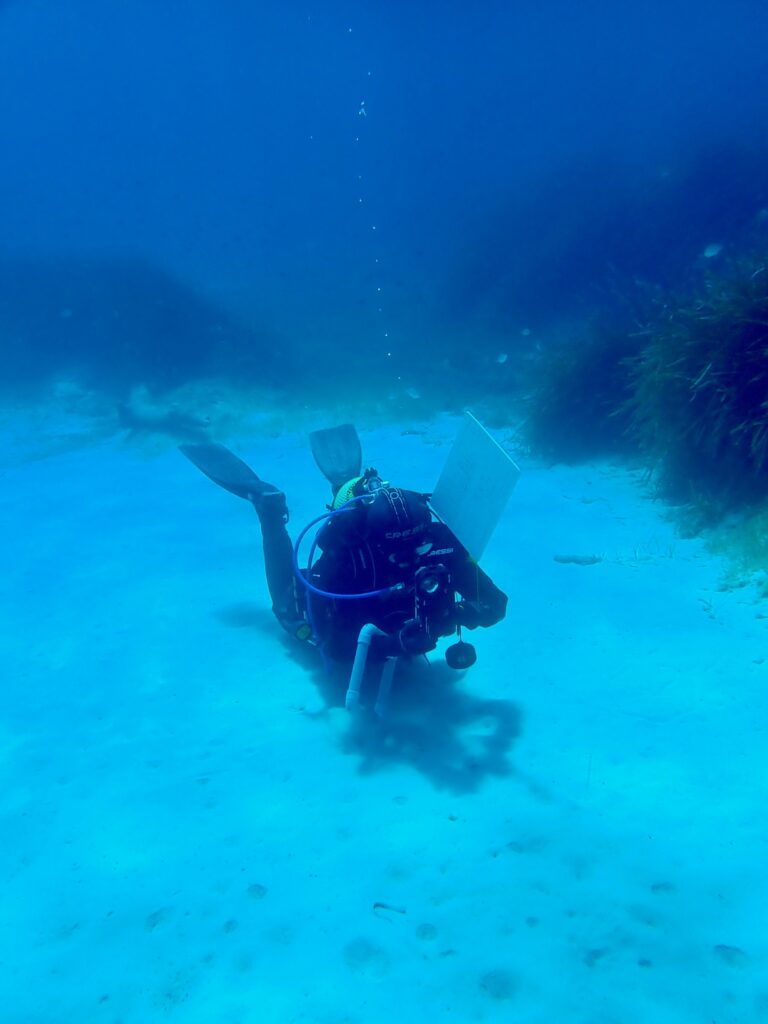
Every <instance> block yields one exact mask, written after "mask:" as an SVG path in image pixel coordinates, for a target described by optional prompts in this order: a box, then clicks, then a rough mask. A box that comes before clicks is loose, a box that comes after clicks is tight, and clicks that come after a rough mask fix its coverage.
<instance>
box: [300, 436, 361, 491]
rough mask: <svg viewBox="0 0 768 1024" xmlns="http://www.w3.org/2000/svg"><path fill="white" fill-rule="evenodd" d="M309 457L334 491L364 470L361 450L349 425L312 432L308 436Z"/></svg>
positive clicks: (358, 440) (357, 439)
mask: <svg viewBox="0 0 768 1024" xmlns="http://www.w3.org/2000/svg"><path fill="white" fill-rule="evenodd" d="M309 443H310V445H311V447H312V454H313V455H314V457H315V462H316V463H317V468H318V469H319V470H320V472H321V473H322V474H323V476H324V477H325V479H326V480H327V481H328V483H329V484H330V485H331V487H332V488H333V489H334V491H337V490H338V489H339V487H341V485H342V484H344V483H346V482H347V480H350V479H351V478H352V477H353V476H360V474H361V473H362V470H363V450H362V448H361V446H360V438H359V437H358V436H357V431H356V430H355V428H354V427H353V426H352V424H351V423H344V424H343V425H342V426H340V427H329V428H328V429H327V430H313V431H312V433H311V434H310V435H309Z"/></svg>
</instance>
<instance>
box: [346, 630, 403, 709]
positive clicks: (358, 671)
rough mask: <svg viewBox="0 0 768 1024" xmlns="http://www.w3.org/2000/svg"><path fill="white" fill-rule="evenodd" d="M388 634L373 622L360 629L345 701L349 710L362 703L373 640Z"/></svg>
mask: <svg viewBox="0 0 768 1024" xmlns="http://www.w3.org/2000/svg"><path fill="white" fill-rule="evenodd" d="M386 635H387V634H386V633H385V632H384V631H383V630H381V629H379V627H378V626H374V625H373V623H372V622H369V623H368V624H367V625H366V626H363V628H362V629H361V630H360V633H359V634H358V637H357V650H356V651H355V660H354V662H353V663H352V672H351V674H350V676H349V686H348V687H347V697H346V700H345V701H344V704H345V706H346V709H347V711H353V710H354V709H355V708H356V707H358V706H359V704H360V687H361V686H362V685H363V676H364V674H365V664H366V662H367V661H368V652H369V651H370V649H371V641H372V640H373V638H374V637H375V636H386ZM388 660H389V659H388ZM385 668H386V666H385ZM392 671H393V672H394V668H393V669H392ZM391 681H392V680H391V679H390V683H391Z"/></svg>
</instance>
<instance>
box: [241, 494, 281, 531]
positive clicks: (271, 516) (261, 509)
mask: <svg viewBox="0 0 768 1024" xmlns="http://www.w3.org/2000/svg"><path fill="white" fill-rule="evenodd" d="M250 499H251V503H252V505H253V507H254V508H255V509H256V515H257V516H258V517H259V519H260V521H261V525H262V526H270V525H276V524H278V523H279V524H280V525H283V524H285V523H287V522H288V503H287V501H286V500H285V494H283V492H282V491H261V492H260V493H259V494H251V495H250Z"/></svg>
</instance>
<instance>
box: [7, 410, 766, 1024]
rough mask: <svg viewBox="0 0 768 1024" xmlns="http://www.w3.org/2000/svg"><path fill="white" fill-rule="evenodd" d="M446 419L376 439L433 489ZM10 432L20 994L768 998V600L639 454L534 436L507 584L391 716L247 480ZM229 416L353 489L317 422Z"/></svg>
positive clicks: (14, 958)
mask: <svg viewBox="0 0 768 1024" xmlns="http://www.w3.org/2000/svg"><path fill="white" fill-rule="evenodd" d="M317 425H324V424H317ZM425 429H426V431H427V432H426V433H425V434H423V435H418V434H407V435H401V433H400V432H399V431H398V430H395V429H382V430H378V431H374V432H370V433H363V442H364V447H365V451H366V461H368V462H372V463H373V464H374V465H377V466H378V467H379V468H380V469H381V470H382V471H383V472H385V474H386V475H389V476H390V477H392V478H396V479H397V481H398V482H399V483H402V484H404V485H405V486H414V487H418V488H422V489H429V487H430V486H431V485H432V484H433V483H434V481H435V480H436V478H437V475H438V473H439V470H440V467H441V466H442V462H443V460H444V458H445V455H446V453H447V445H448V443H449V441H450V438H451V437H452V436H453V433H454V430H455V424H454V423H452V422H450V421H445V420H444V421H439V422H437V423H435V424H433V425H432V426H430V427H427V428H425ZM6 442H7V443H6V447H5V454H6V455H7V456H8V458H6V459H4V463H5V468H4V469H3V470H2V474H1V475H2V490H1V491H0V494H1V495H2V496H1V497H0V508H1V509H2V521H3V538H4V550H3V552H2V560H3V571H2V580H3V605H4V607H3V615H2V620H0V621H1V625H0V628H1V629H2V651H3V667H2V677H3V689H2V693H3V701H2V705H3V712H2V719H1V720H0V736H1V738H2V744H1V745H0V765H1V766H2V782H3V785H2V792H1V794H0V808H1V813H2V843H1V844H0V878H2V914H1V915H0V966H1V970H0V1007H2V1009H1V1010H0V1020H2V1022H3V1024H58V1022H67V1024H70V1022H72V1024H74V1022H77V1024H90V1022H92V1021H93V1022H106V1024H140V1022H152V1021H160V1020H166V1019H170V1020H174V1021H178V1022H180V1024H191V1022H195V1024H197V1022H200V1024H203V1022H204V1024H213V1022H216V1024H219V1022H222V1024H257V1022H258V1024H272V1022H275V1024H277V1022H293V1021H297V1022H298V1021H302V1022H304V1021H306V1022H317V1024H342V1022H344V1024H363V1022H365V1024H377V1022H379V1021H381V1022H387V1024H390V1022H393V1021H394V1022H397V1024H410V1022H422V1021H424V1020H426V1021H431V1020H441V1021H442V1020H445V1021H448V1020H451V1021H513V1020H514V1021H521V1022H525V1024H553V1022H557V1024H562V1022H576V1024H641V1022H642V1024H647V1022H653V1024H673V1022H674V1024H677V1022H690V1024H710V1022H716V1024H729V1022H730V1024H744V1022H751V1021H759V1020H766V1019H768V970H767V969H766V968H767V967H768V929H766V926H765V920H766V911H768V891H767V890H768V885H767V884H766V867H765V865H766V860H767V855H768V841H767V840H768V829H767V827H766V810H767V802H766V780H767V779H768V772H767V771H766V761H767V760H768V755H766V746H765V734H766V723H767V721H768V713H767V712H768V709H767V707H766V698H765V691H766V673H768V663H763V659H764V657H765V656H766V629H767V628H768V626H767V624H766V622H765V621H763V620H762V619H760V618H759V617H758V614H759V608H758V607H757V606H756V605H755V604H754V603H753V596H752V595H751V594H750V593H749V592H747V591H737V592H730V593H722V592H719V591H718V589H717V588H718V580H719V578H720V574H721V571H722V567H721V566H720V565H719V564H718V563H717V562H716V561H715V560H713V559H712V558H711V557H710V556H708V555H707V554H706V552H704V550H703V549H702V547H701V546H700V544H699V543H698V542H695V541H682V540H680V539H679V538H677V537H676V536H675V534H674V531H673V529H672V527H671V526H669V525H668V524H667V523H666V522H665V521H664V520H663V519H662V517H661V512H662V509H661V508H660V507H659V506H658V505H656V504H654V503H652V502H651V501H649V500H648V499H646V498H645V497H643V495H642V491H641V488H640V487H639V484H638V482H637V480H636V479H635V478H634V477H633V476H632V475H631V474H629V473H627V472H624V471H622V470H618V469H615V468H611V467H607V466H595V467H591V468H588V469H575V470H574V469H563V468H556V469H549V470H546V469H542V468H537V467H535V466H528V465H526V464H525V462H523V470H524V472H523V476H522V477H521V479H520V482H519V484H518V488H517V492H516V494H515V496H514V498H513V500H512V502H511V504H510V506H509V509H508V512H507V514H506V516H505V518H504V520H503V522H502V523H501V524H500V526H499V529H498V531H497V533H496V535H495V537H494V539H493V541H492V544H491V546H490V548H489V550H488V552H487V556H486V558H485V559H484V566H485V568H486V569H487V571H488V572H489V573H490V574H491V575H492V577H493V578H494V579H495V580H496V582H497V583H498V584H499V585H500V586H502V588H504V589H505V590H506V591H507V592H508V593H509V596H510V606H509V614H508V617H507V619H506V620H505V621H504V622H503V623H502V624H501V625H500V626H498V627H496V628H495V629H492V630H488V631H479V632H477V633H475V634H474V635H473V637H472V639H473V641H474V642H475V643H476V646H477V649H478V663H477V665H476V666H475V667H474V668H473V669H471V670H470V671H469V672H467V673H465V674H464V675H456V674H452V673H451V672H450V670H448V669H447V668H445V666H444V665H443V663H442V659H441V658H440V657H433V659H432V660H433V664H432V667H431V668H430V669H427V668H426V667H425V668H424V669H423V670H422V669H420V668H417V669H416V670H415V671H413V672H410V673H406V676H405V677H400V679H399V685H398V686H397V687H396V693H395V699H394V707H393V710H392V716H391V719H390V721H389V722H388V724H387V725H386V726H385V727H383V728H380V727H378V728H377V727H376V726H375V725H374V724H373V723H371V722H370V721H369V720H368V719H367V718H364V719H362V720H355V719H353V718H350V717H349V716H348V715H347V713H346V712H345V711H343V709H342V708H341V707H340V706H338V703H339V702H340V700H341V694H340V693H337V694H336V700H337V706H335V707H330V708H329V707H327V705H326V698H328V697H330V696H331V694H332V691H331V689H330V684H329V681H328V680H327V679H324V677H323V675H322V673H321V671H320V670H319V669H316V668H313V667H312V666H311V664H310V663H308V662H306V661H304V660H302V659H298V660H297V659H296V658H294V657H292V656H291V654H290V649H289V647H288V646H287V643H286V641H284V639H283V636H282V634H281V632H280V630H279V628H278V627H277V625H276V623H274V621H273V620H272V618H271V615H270V613H269V611H268V607H269V602H268V596H267V592H266V587H265V584H264V582H263V579H262V564H261V551H260V546H259V542H258V523H257V520H256V518H255V516H254V515H253V513H252V511H251V510H250V509H249V507H248V506H247V505H246V504H245V503H244V502H240V501H238V500H237V499H235V498H233V497H231V496H230V495H228V494H226V493H225V492H224V491H221V490H220V489H218V488H216V487H214V486H213V485H212V484H211V483H209V482H208V481H207V480H205V478H204V477H202V476H201V475H200V474H199V473H197V472H196V471H195V469H194V468H193V467H192V466H191V465H190V464H189V463H188V462H186V460H184V459H183V458H182V457H180V456H179V455H178V454H177V453H176V452H175V451H174V450H173V449H172V447H171V446H170V445H160V446H158V447H156V448H154V449H150V448H147V447H145V448H144V449H142V448H140V447H137V446H136V445H134V444H126V443H125V442H124V441H123V440H112V441H106V442H104V441H102V442H96V443H94V444H93V445H91V446H85V447H81V448H79V449H75V450H72V451H69V452H67V451H62V452H60V453H59V454H54V455H52V456H51V457H48V458H45V459H38V460H35V461H24V460H22V459H14V458H13V452H12V451H9V449H11V448H12V446H13V442H12V438H11V437H10V436H8V437H7V438H6ZM233 446H234V447H236V448H237V450H238V452H239V454H241V455H242V456H243V457H244V458H245V459H246V460H247V461H248V462H250V463H251V464H252V465H253V466H254V468H256V469H257V471H258V472H259V473H260V475H262V476H264V477H265V478H266V479H271V480H272V482H275V483H277V484H280V485H282V486H284V487H285V488H286V490H287V491H288V494H289V498H290V504H291V509H292V513H293V519H292V525H293V526H295V527H299V526H300V525H302V524H303V523H304V522H305V521H306V520H307V519H309V518H310V517H312V516H313V515H315V514H317V513H318V512H319V511H321V510H322V508H323V505H324V503H325V501H326V500H327V497H328V495H327V493H326V485H325V482H324V481H323V480H322V478H321V477H320V475H319V473H318V472H317V471H316V470H315V469H314V467H313V465H312V462H311V457H310V455H309V451H308V447H307V445H306V443H305V440H304V438H303V436H299V435H295V436H291V435H289V436H282V437H281V438H279V439H275V440H265V439H256V440H254V439H249V440H242V441H241V442H239V443H235V444H234V445H233ZM593 553H594V554H598V555H601V556H602V557H603V561H602V562H600V563H599V564H597V565H593V566H578V565H570V564H559V563H557V562H555V561H554V560H553V555H555V554H593ZM376 902H382V903H386V904H390V905H392V906H393V907H395V908H398V909H396V910H389V911H387V910H381V909H379V910H378V911H376V912H374V904H375V903H376ZM400 911H402V912H400Z"/></svg>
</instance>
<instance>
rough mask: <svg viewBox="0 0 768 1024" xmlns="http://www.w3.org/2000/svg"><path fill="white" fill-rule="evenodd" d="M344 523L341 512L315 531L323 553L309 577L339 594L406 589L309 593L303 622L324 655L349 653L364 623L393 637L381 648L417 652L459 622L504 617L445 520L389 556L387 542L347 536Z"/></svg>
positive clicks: (489, 584)
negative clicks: (309, 626) (310, 628)
mask: <svg viewBox="0 0 768 1024" xmlns="http://www.w3.org/2000/svg"><path fill="white" fill-rule="evenodd" d="M346 525H347V524H346V522H345V517H344V516H339V517H336V518H335V519H333V520H331V521H330V522H328V523H327V524H326V526H325V527H324V528H323V529H322V530H321V532H320V534H319V537H318V547H319V548H320V550H321V551H322V555H321V557H320V558H319V559H317V561H316V562H315V563H314V565H313V566H312V569H311V572H310V574H309V577H308V578H309V580H310V582H312V583H313V584H314V585H315V586H316V587H318V588H319V589H320V590H323V591H330V592H332V593H340V594H355V593H366V592H368V591H372V590H379V589H382V588H386V587H390V586H393V585H395V584H398V583H401V584H404V588H403V589H402V590H397V591H394V592H392V593H387V594H382V595H379V596H377V597H368V598H360V599H357V600H348V599H346V600H341V599H339V600H337V599H333V598H327V597H320V596H318V595H316V594H314V593H311V592H308V593H307V604H306V607H307V612H308V617H309V620H310V622H311V624H312V626H313V629H314V632H315V635H316V637H317V638H318V640H319V641H320V643H321V645H322V647H323V649H324V651H325V652H326V653H327V654H328V655H329V656H330V657H332V658H334V659H348V658H351V657H352V656H353V655H354V653H355V646H356V644H357V639H358V635H359V633H360V630H361V629H362V627H363V626H364V625H366V624H367V623H372V624H373V625H375V626H377V627H378V628H379V629H381V630H383V631H384V632H385V633H387V634H388V635H389V636H390V637H391V640H390V641H388V642H386V643H383V644H382V643H381V642H380V643H379V644H378V646H379V648H380V649H382V650H383V653H388V654H403V653H412V654H421V653H425V652H426V651H430V650H433V649H434V647H435V646H436V643H437V640H438V638H439V637H441V636H450V635H451V634H453V633H455V632H456V627H457V626H458V625H462V626H466V627H467V628H468V629H474V628H475V627H477V626H493V625H494V624H495V623H497V622H499V621H500V620H501V619H503V618H504V615H505V612H506V607H507V596H506V594H504V593H503V592H502V591H501V590H499V588H498V587H497V586H496V585H495V584H494V583H493V581H492V580H491V579H490V577H489V576H488V575H487V574H486V573H484V572H483V570H482V569H481V568H480V567H479V566H478V565H477V563H476V562H474V561H473V560H472V559H471V557H470V555H469V554H468V552H467V550H466V549H465V548H464V547H463V546H462V545H461V544H460V543H459V541H458V540H457V539H456V537H455V535H454V534H453V533H452V532H451V530H450V529H449V528H448V527H447V526H446V525H445V524H444V523H440V522H431V523H430V524H429V526H428V527H427V529H426V531H425V532H424V533H422V534H421V535H420V536H419V545H418V550H411V551H410V552H405V551H401V552H400V553H399V554H398V553H395V554H394V555H393V552H392V550H391V546H384V545H383V544H380V543H377V541H376V540H375V539H372V538H369V539H367V540H362V539H358V538H356V537H355V536H354V533H353V532H352V536H349V533H350V532H351V531H348V530H347V529H346ZM427 548H428V550H425V549H427ZM433 588H434V589H433ZM457 595H460V600H457Z"/></svg>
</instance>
